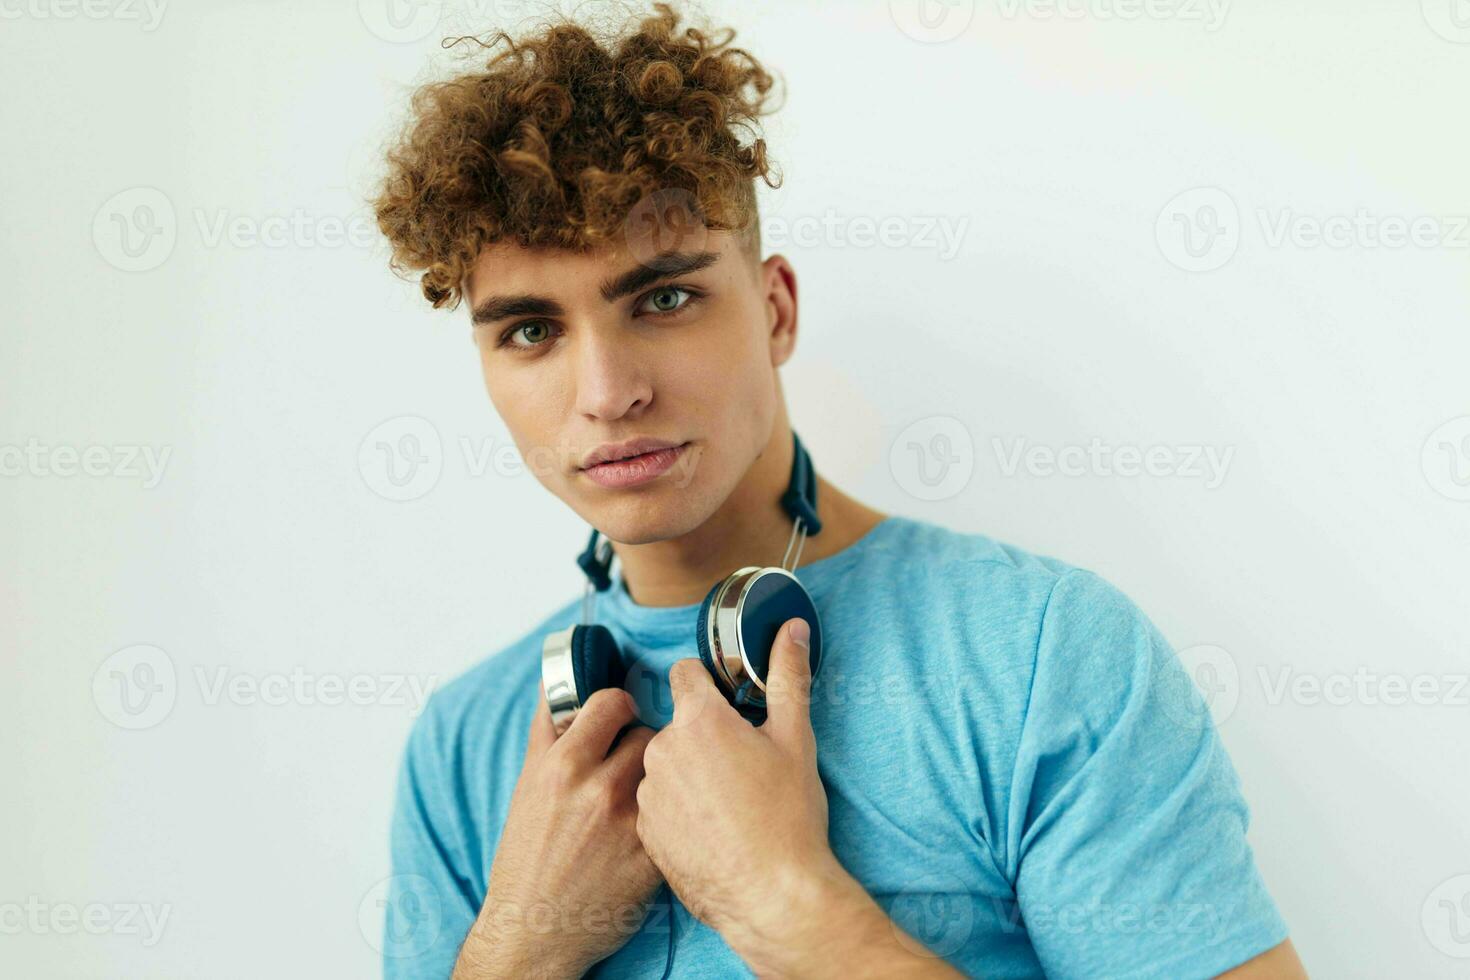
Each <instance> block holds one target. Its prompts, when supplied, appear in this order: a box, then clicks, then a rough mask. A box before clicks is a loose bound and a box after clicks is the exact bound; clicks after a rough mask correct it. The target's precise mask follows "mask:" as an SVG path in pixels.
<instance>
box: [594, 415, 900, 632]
mask: <svg viewBox="0 0 1470 980" xmlns="http://www.w3.org/2000/svg"><path fill="white" fill-rule="evenodd" d="M773 428H774V429H775V431H774V432H773V433H772V436H771V440H770V442H769V443H767V444H766V448H765V449H764V450H762V452H761V454H760V456H758V457H757V458H756V461H755V462H754V463H753V464H752V465H751V467H750V469H749V470H748V471H747V472H746V474H745V476H744V478H743V479H741V481H740V483H739V484H738V485H737V486H736V488H735V490H734V492H733V493H731V494H730V496H729V498H728V499H726V500H725V502H724V503H723V504H722V505H721V506H720V509H719V510H717V511H716V512H715V513H714V514H713V515H712V516H711V517H710V518H709V520H707V521H705V522H704V523H703V524H701V525H700V526H699V527H697V528H695V529H694V530H692V531H690V532H688V533H687V534H683V535H680V536H679V537H677V538H669V539H667V540H665V541H651V542H648V543H647V544H636V545H628V544H619V543H617V542H614V543H613V551H614V552H615V553H616V554H617V557H618V563H619V565H620V567H621V569H622V576H623V579H624V580H625V581H626V582H627V583H628V593H629V595H631V596H632V597H633V601H635V602H637V603H638V604H639V605H643V606H687V605H692V604H694V603H696V602H699V601H701V600H702V599H704V596H705V593H707V592H708V591H709V589H710V586H712V585H714V584H715V583H716V582H718V581H720V580H721V579H722V578H724V577H725V576H726V575H729V574H730V573H731V572H733V571H735V569H737V568H740V567H742V566H745V565H779V564H781V556H782V555H783V554H785V552H786V546H787V544H788V543H790V541H791V529H792V526H793V525H792V520H791V517H790V515H788V514H787V513H786V511H785V510H784V509H782V507H781V496H782V494H784V493H785V492H786V487H787V484H788V483H789V482H790V479H791V463H792V457H793V455H794V453H795V446H793V445H792V440H791V427H790V425H789V424H786V423H784V421H783V422H781V423H780V424H777V425H776V426H774V427H773ZM816 482H817V511H818V513H819V514H820V515H821V518H822V533H821V534H818V535H809V536H808V537H807V539H806V543H805V544H804V545H803V546H802V548H801V560H800V562H799V565H798V567H800V566H801V565H807V564H810V563H811V562H814V561H819V560H821V559H823V558H827V557H830V556H832V555H835V554H836V553H837V552H839V551H841V550H843V549H844V548H846V547H847V546H848V545H850V544H852V543H853V542H854V541H856V540H857V539H858V538H860V537H862V536H863V535H865V534H867V533H868V531H870V530H872V529H873V526H874V525H876V524H877V523H878V522H879V521H881V520H883V519H884V518H885V517H886V516H887V515H886V514H883V513H880V512H878V511H876V510H873V509H872V508H870V507H867V506H864V505H863V504H861V503H859V502H858V501H856V500H854V499H852V498H851V497H848V496H847V495H846V494H844V493H842V492H841V491H840V490H838V489H837V488H836V487H834V486H833V485H832V484H830V483H828V482H827V481H826V480H824V479H823V478H822V476H821V474H820V473H819V474H817V477H816Z"/></svg>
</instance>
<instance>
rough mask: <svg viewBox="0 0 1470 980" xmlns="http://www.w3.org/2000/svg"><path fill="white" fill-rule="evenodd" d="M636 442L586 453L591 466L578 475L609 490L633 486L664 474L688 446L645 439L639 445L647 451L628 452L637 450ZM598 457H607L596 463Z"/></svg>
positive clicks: (686, 444)
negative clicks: (599, 455) (649, 447)
mask: <svg viewBox="0 0 1470 980" xmlns="http://www.w3.org/2000/svg"><path fill="white" fill-rule="evenodd" d="M639 442H640V441H639V440H634V442H633V443H624V444H623V445H622V446H620V447H613V448H608V447H601V448H599V449H598V450H596V451H595V452H594V453H592V454H590V456H591V457H592V458H593V460H594V461H593V463H592V465H589V466H583V467H582V471H581V472H582V473H583V474H585V475H586V476H587V478H588V479H590V480H592V481H593V482H594V483H597V484H599V485H600V486H603V487H607V488H609V489H614V490H617V489H624V488H626V487H636V486H640V485H642V484H645V483H649V482H651V481H653V480H656V479H658V478H659V477H660V476H662V475H663V474H665V473H667V472H668V471H669V469H670V468H672V467H673V465H674V463H675V462H676V461H677V460H678V458H679V457H680V456H681V455H683V453H684V450H685V449H687V448H688V446H689V444H688V443H687V442H685V443H677V444H671V443H668V442H660V441H658V440H646V441H644V442H642V445H647V446H651V447H652V448H651V449H647V450H645V451H643V452H636V453H634V452H631V450H632V449H635V448H639ZM598 454H604V455H606V456H609V457H611V458H608V459H606V460H605V461H600V462H599V461H597V460H596V457H597V456H598ZM614 454H616V455H614Z"/></svg>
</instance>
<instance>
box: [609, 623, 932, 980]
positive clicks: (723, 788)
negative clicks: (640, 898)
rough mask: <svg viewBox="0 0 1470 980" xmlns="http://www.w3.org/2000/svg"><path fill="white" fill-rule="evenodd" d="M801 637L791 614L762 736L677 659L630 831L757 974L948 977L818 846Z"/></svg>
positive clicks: (822, 842)
mask: <svg viewBox="0 0 1470 980" xmlns="http://www.w3.org/2000/svg"><path fill="white" fill-rule="evenodd" d="M793 627H795V628H793ZM806 642H807V624H806V622H805V621H803V620H800V619H792V620H787V622H786V623H785V624H783V626H782V629H781V632H780V633H779V634H777V637H776V645H775V647H774V648H773V649H772V650H771V661H770V671H769V676H768V677H767V679H766V707H767V712H766V721H765V724H763V725H762V726H761V727H760V728H755V727H753V726H752V725H751V724H750V722H748V721H746V720H745V719H744V718H743V717H741V716H740V714H739V713H738V712H737V711H736V710H735V709H734V708H733V707H731V706H730V704H729V702H728V701H726V700H725V698H724V696H723V695H721V694H720V692H719V690H718V689H717V688H716V687H715V686H714V681H713V680H712V679H711V678H710V676H709V673H708V671H707V670H706V669H705V667H704V665H703V664H702V663H700V662H699V661H698V660H693V659H686V660H680V661H678V662H676V663H675V664H674V666H673V667H672V668H671V669H670V670H669V685H670V687H671V689H672V691H673V695H674V718H673V721H671V722H670V723H669V725H668V726H667V727H665V728H664V729H663V730H662V731H660V732H659V733H658V734H657V735H655V736H654V737H653V739H652V741H650V742H649V743H648V748H647V749H646V750H645V752H644V756H643V767H644V770H645V775H644V777H643V782H642V783H640V784H639V786H638V823H637V827H638V836H639V838H640V839H642V841H643V847H644V849H645V850H646V851H647V852H648V856H649V857H650V858H652V859H653V862H654V864H656V865H657V866H658V868H659V870H660V871H662V872H663V875H664V877H665V878H666V879H667V880H668V882H669V885H670V886H671V887H672V888H673V889H674V892H675V894H677V895H678V896H679V900H680V901H682V902H683V903H684V905H685V906H686V907H687V908H688V909H689V910H690V911H691V912H693V913H694V914H695V915H696V916H697V917H699V918H700V919H701V920H702V921H704V922H705V923H706V924H707V925H709V926H710V927H711V928H713V929H714V930H715V931H717V932H719V933H720V935H721V937H722V938H723V939H724V940H725V942H726V943H727V944H729V946H730V948H731V949H733V950H734V951H735V953H736V954H737V955H738V956H739V957H740V958H741V959H742V960H744V961H745V963H746V965H747V966H749V967H750V968H751V969H752V970H754V971H755V972H756V973H757V974H759V975H761V976H792V977H808V978H809V977H842V978H844V980H848V978H853V977H864V978H865V977H874V978H876V977H882V978H884V980H894V978H907V977H913V978H919V977H926V978H927V977H938V978H958V977H960V974H959V973H958V972H956V971H955V970H954V968H953V967H951V966H950V965H949V964H947V963H945V962H944V961H943V960H942V959H939V958H938V957H936V956H935V955H934V954H933V953H931V952H930V951H929V950H927V949H925V948H924V946H923V944H922V943H920V942H919V941H918V940H916V939H914V938H913V937H912V936H910V935H908V933H906V932H904V930H903V929H901V928H899V926H898V925H897V924H896V923H895V922H893V921H892V920H891V919H890V918H889V917H888V916H887V915H885V914H884V912H883V910H882V909H881V908H880V907H879V906H878V904H877V903H876V902H874V901H873V899H872V897H871V896H870V895H868V893H867V892H866V891H864V890H863V887H862V885H861V883H860V882H858V880H857V879H856V878H853V877H852V876H851V875H850V874H848V873H847V871H846V870H845V869H844V868H843V867H842V865H841V863H840V862H839V861H838V860H837V856H836V855H835V854H833V853H832V848H831V845H830V844H828V842H827V794H826V791H825V790H824V789H823V787H822V780H821V778H820V777H819V776H818V775H817V741H816V737H815V735H813V733H812V723H811V707H810V706H811V673H810V660H809V656H808V650H807V646H806Z"/></svg>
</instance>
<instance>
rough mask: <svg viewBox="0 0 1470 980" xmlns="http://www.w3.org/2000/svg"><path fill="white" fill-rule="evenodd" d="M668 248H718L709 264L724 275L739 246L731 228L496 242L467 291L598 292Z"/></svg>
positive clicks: (475, 295) (475, 297)
mask: <svg viewBox="0 0 1470 980" xmlns="http://www.w3.org/2000/svg"><path fill="white" fill-rule="evenodd" d="M667 251H679V252H715V253H718V254H719V256H720V259H719V261H718V262H717V263H715V264H714V265H712V266H710V267H709V269H710V271H713V272H716V273H719V274H724V275H728V274H730V272H731V267H732V266H733V264H734V263H733V259H734V258H735V257H736V253H737V252H738V251H739V248H738V243H737V240H736V237H735V235H734V233H732V232H729V231H714V230H706V229H702V228H701V229H699V230H698V232H697V233H686V234H683V235H676V236H665V237H662V238H653V237H650V238H646V239H638V238H630V237H628V236H622V237H619V238H617V239H615V240H613V241H611V242H609V243H607V244H605V245H601V246H598V247H596V248H590V249H569V248H555V247H551V246H525V245H520V244H517V243H515V242H495V243H493V244H490V245H486V246H485V247H484V248H482V249H481V250H480V253H479V255H477V256H476V257H475V261H474V263H473V265H471V267H470V272H469V275H468V276H467V277H466V279H465V292H466V295H467V296H468V297H469V299H470V302H471V303H472V304H473V303H475V302H478V301H479V300H480V299H481V298H483V297H485V296H489V295H490V294H491V293H496V294H505V293H529V292H537V293H543V294H550V293H563V294H568V295H572V294H578V293H588V294H596V293H597V292H598V291H599V287H600V286H601V285H602V284H603V283H605V282H607V281H608V280H610V279H613V278H615V277H617V276H620V275H623V274H624V273H627V272H630V271H632V270H635V269H638V268H640V267H643V266H651V267H655V268H656V267H657V265H658V257H659V256H660V255H661V254H664V252H667Z"/></svg>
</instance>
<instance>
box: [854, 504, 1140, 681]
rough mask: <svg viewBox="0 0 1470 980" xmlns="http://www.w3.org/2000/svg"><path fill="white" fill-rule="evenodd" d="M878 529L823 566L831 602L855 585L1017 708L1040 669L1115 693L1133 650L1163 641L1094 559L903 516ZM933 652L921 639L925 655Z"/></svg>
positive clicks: (869, 603)
mask: <svg viewBox="0 0 1470 980" xmlns="http://www.w3.org/2000/svg"><path fill="white" fill-rule="evenodd" d="M879 531H880V533H879V534H877V536H875V538H874V540H873V541H872V542H871V546H870V547H868V548H866V549H863V550H862V552H861V554H860V556H859V557H858V558H857V559H856V560H855V561H854V563H853V564H854V567H852V568H844V569H841V570H840V572H841V574H839V575H836V576H833V578H834V582H833V585H832V587H831V589H830V594H831V595H832V596H833V597H834V598H836V599H838V600H839V601H838V602H837V603H834V605H841V602H840V599H841V597H842V596H843V593H844V592H845V591H847V590H853V591H852V593H851V594H852V595H853V597H854V598H856V597H857V595H858V593H859V590H860V593H861V598H862V602H863V604H864V605H865V606H866V607H868V608H869V609H871V608H872V607H873V605H874V604H875V603H876V604H879V605H886V609H885V610H884V611H885V612H886V613H888V614H889V617H890V618H892V617H896V618H898V620H899V621H901V622H902V623H903V624H904V628H905V629H906V631H908V632H910V633H911V634H912V635H919V636H926V635H927V636H933V635H935V633H936V631H937V632H938V633H939V634H940V635H941V636H944V637H946V638H951V639H953V640H954V641H955V643H953V644H949V643H946V644H942V645H943V646H945V647H949V648H951V649H955V650H956V651H958V652H959V653H960V655H961V656H962V657H963V659H964V663H963V664H961V665H960V666H962V667H963V668H964V669H966V670H978V671H979V672H980V674H981V675H982V676H983V679H984V683H985V684H988V685H1001V686H1002V687H1004V688H1005V689H1006V690H1007V692H1008V700H1009V701H1010V703H1011V704H1013V705H1015V706H1016V707H1019V708H1024V704H1025V702H1026V701H1027V700H1029V697H1028V693H1029V689H1030V687H1031V686H1032V684H1033V683H1034V681H1035V680H1036V679H1037V678H1038V677H1039V678H1041V679H1043V680H1050V679H1051V675H1053V674H1063V675H1066V674H1072V675H1083V676H1079V678H1078V683H1079V684H1085V683H1092V684H1095V685H1102V686H1104V687H1108V688H1110V689H1111V690H1110V693H1112V694H1113V695H1116V696H1121V695H1122V694H1123V693H1124V689H1125V688H1126V687H1127V686H1128V684H1129V678H1130V677H1131V676H1132V675H1133V674H1134V673H1135V670H1136V668H1137V667H1138V666H1139V661H1140V657H1143V658H1144V659H1145V660H1147V659H1148V658H1150V657H1151V656H1152V655H1153V654H1154V653H1156V652H1157V651H1156V648H1157V647H1158V646H1159V645H1160V644H1162V643H1163V641H1162V638H1161V637H1159V636H1158V634H1157V631H1156V630H1155V629H1154V627H1153V624H1152V623H1151V622H1150V621H1149V620H1148V618H1147V616H1145V615H1144V613H1143V612H1142V610H1141V609H1140V608H1139V607H1138V605H1137V604H1136V603H1135V602H1134V601H1133V600H1132V599H1131V598H1130V597H1129V596H1128V595H1126V594H1125V593H1124V592H1123V591H1122V590H1121V589H1120V588H1118V587H1117V586H1116V585H1114V584H1113V583H1112V582H1111V581H1109V580H1108V579H1107V578H1106V577H1104V576H1103V575H1101V574H1099V573H1098V572H1096V571H1093V570H1092V569H1089V568H1085V567H1082V566H1080V565H1077V564H1073V563H1072V562H1069V561H1066V560H1064V559H1061V558H1058V557H1055V556H1051V555H1044V554H1039V553H1037V552H1033V551H1030V550H1028V549H1026V548H1023V547H1020V546H1017V545H1015V544H1011V543H1009V542H1005V541H1001V540H998V539H996V538H993V537H990V536H988V535H985V534H981V533H977V532H967V531H959V530H954V529H952V528H948V527H944V526H941V525H939V524H935V523H932V522H929V521H923V520H917V519H913V518H908V517H892V518H890V519H889V520H888V521H886V522H885V523H884V524H883V525H880V529H879ZM934 652H935V651H934V649H933V647H932V645H931V646H930V648H929V649H928V650H926V651H924V653H923V656H925V657H926V658H932V656H933V654H934ZM927 665H928V666H932V665H933V661H932V659H928V664H927ZM1101 674H1106V675H1107V677H1106V678H1100V677H1099V675H1101ZM1079 693H1080V691H1079ZM1101 693H1102V692H1101V691H1094V694H1101ZM1018 700H1019V701H1020V704H1019V705H1016V701H1018Z"/></svg>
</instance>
